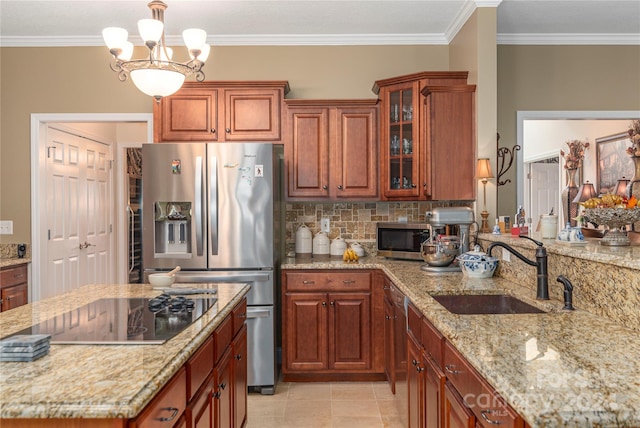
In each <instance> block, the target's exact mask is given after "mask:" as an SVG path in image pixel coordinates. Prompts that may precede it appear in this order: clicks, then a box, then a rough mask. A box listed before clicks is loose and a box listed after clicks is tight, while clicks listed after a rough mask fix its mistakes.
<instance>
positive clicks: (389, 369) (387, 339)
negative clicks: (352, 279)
mask: <svg viewBox="0 0 640 428" xmlns="http://www.w3.org/2000/svg"><path fill="white" fill-rule="evenodd" d="M394 322H395V316H394V313H393V305H392V304H391V302H390V301H389V299H386V298H385V299H384V373H385V375H386V376H387V381H388V382H389V385H390V386H391V392H392V393H394V394H395V393H396V371H395V364H396V363H395V345H394V338H393V335H394V331H393V330H394V327H393V323H394Z"/></svg>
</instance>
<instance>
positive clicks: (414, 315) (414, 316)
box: [407, 304, 424, 347]
mask: <svg viewBox="0 0 640 428" xmlns="http://www.w3.org/2000/svg"><path fill="white" fill-rule="evenodd" d="M421 324H422V314H421V313H420V311H418V309H416V308H415V307H414V306H413V304H409V307H408V308H407V326H408V329H409V334H410V335H412V336H413V339H414V340H415V341H416V343H417V344H418V345H420V347H424V343H423V342H422V336H421V333H420V330H421V328H422V327H421Z"/></svg>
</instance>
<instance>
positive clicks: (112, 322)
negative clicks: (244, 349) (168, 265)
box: [7, 295, 218, 345]
mask: <svg viewBox="0 0 640 428" xmlns="http://www.w3.org/2000/svg"><path fill="white" fill-rule="evenodd" d="M217 300H218V299H217V298H215V297H196V296H188V297H184V296H167V295H161V296H159V297H156V298H152V299H148V298H109V299H100V300H96V301H95V302H91V303H88V304H86V305H84V306H81V307H79V308H77V309H73V310H71V311H68V312H65V313H63V314H61V315H58V316H56V317H54V318H51V319H48V320H46V321H42V322H41V323H39V324H36V325H33V326H31V327H28V328H25V329H24V330H21V331H18V332H16V333H14V334H11V336H14V335H16V334H50V335H51V343H52V344H75V345H83V344H103V345H114V344H115V345H123V344H144V345H149V344H162V343H164V342H165V341H167V340H169V339H171V338H172V337H174V336H175V335H177V334H178V333H180V332H181V331H182V330H184V329H185V328H187V327H188V326H189V325H191V324H192V323H193V322H194V321H196V320H197V319H198V318H200V317H201V316H202V315H203V314H204V313H205V312H207V311H208V310H209V309H210V308H211V307H213V306H214V305H215V304H216V302H217ZM7 337H9V336H7Z"/></svg>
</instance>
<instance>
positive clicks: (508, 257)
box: [502, 248, 511, 262]
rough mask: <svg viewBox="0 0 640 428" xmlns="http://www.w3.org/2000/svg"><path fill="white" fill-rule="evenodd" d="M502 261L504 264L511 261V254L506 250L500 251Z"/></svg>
mask: <svg viewBox="0 0 640 428" xmlns="http://www.w3.org/2000/svg"><path fill="white" fill-rule="evenodd" d="M502 260H504V261H505V262H510V261H511V253H510V252H509V251H507V249H506V248H503V249H502Z"/></svg>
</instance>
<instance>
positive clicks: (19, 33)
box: [0, 0, 640, 46]
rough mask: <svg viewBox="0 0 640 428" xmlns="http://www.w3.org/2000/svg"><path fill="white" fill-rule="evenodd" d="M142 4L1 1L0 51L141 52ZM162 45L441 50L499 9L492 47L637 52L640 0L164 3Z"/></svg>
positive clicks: (137, 0) (125, 0)
mask: <svg viewBox="0 0 640 428" xmlns="http://www.w3.org/2000/svg"><path fill="white" fill-rule="evenodd" d="M147 3H148V0H110V1H104V0H103V1H101V0H75V1H69V0H45V1H27V0H1V1H0V46H102V45H103V42H102V36H101V30H102V28H104V27H109V26H118V27H124V28H126V29H127V30H128V31H129V34H130V40H131V41H133V42H134V43H139V38H138V36H137V34H138V32H137V29H136V28H137V27H136V23H137V21H138V19H142V18H149V17H151V13H150V11H149V9H148V8H147V6H146V4H147ZM165 3H167V5H168V9H167V11H166V14H165V24H166V34H167V39H168V40H167V42H168V43H169V44H175V43H179V44H182V43H181V42H180V41H179V40H180V37H179V34H180V32H181V31H182V30H183V29H186V28H189V27H199V28H202V29H204V30H206V31H207V33H208V35H209V37H208V41H209V43H210V44H212V45H402V44H404V45H407V44H448V43H449V42H450V41H451V40H452V38H453V37H454V36H455V34H456V33H457V32H458V30H459V29H460V28H461V27H462V25H463V24H464V22H465V21H466V20H467V19H468V17H469V16H471V14H472V13H473V11H474V10H475V8H476V7H496V6H497V41H498V43H499V44H635V45H640V0H475V1H474V0H201V1H193V0H165Z"/></svg>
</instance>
